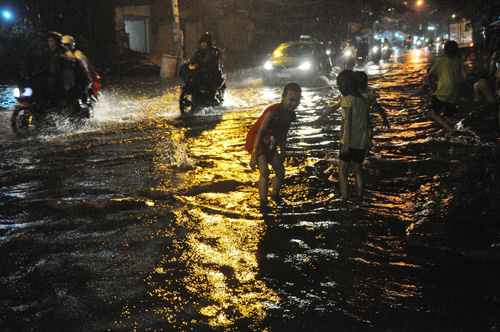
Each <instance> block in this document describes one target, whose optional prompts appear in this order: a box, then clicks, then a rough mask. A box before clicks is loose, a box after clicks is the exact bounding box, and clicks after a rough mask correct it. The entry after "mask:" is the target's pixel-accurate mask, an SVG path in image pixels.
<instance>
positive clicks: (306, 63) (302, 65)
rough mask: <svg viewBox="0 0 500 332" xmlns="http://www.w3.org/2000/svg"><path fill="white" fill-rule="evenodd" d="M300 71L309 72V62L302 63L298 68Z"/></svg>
mask: <svg viewBox="0 0 500 332" xmlns="http://www.w3.org/2000/svg"><path fill="white" fill-rule="evenodd" d="M298 68H299V69H300V70H309V69H311V63H310V62H309V61H306V62H304V63H303V64H301V65H300V66H299V67H298Z"/></svg>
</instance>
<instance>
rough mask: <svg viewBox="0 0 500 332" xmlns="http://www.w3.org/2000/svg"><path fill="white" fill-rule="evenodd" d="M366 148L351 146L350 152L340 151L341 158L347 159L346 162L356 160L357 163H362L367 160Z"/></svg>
mask: <svg viewBox="0 0 500 332" xmlns="http://www.w3.org/2000/svg"><path fill="white" fill-rule="evenodd" d="M365 156H366V149H354V148H349V152H347V153H343V152H340V155H339V159H340V160H342V161H345V162H346V163H350V162H351V161H352V162H355V163H357V164H362V163H363V161H364V160H365Z"/></svg>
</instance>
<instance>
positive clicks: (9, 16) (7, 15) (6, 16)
mask: <svg viewBox="0 0 500 332" xmlns="http://www.w3.org/2000/svg"><path fill="white" fill-rule="evenodd" d="M2 16H3V18H4V19H5V20H7V21H10V20H11V19H12V13H11V12H10V11H8V10H2Z"/></svg>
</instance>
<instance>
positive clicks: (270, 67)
mask: <svg viewBox="0 0 500 332" xmlns="http://www.w3.org/2000/svg"><path fill="white" fill-rule="evenodd" d="M264 69H267V70H271V69H273V64H272V63H271V61H266V63H265V64H264Z"/></svg>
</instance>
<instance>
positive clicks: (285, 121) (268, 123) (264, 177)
mask: <svg viewBox="0 0 500 332" xmlns="http://www.w3.org/2000/svg"><path fill="white" fill-rule="evenodd" d="M301 94H302V89H301V88H300V86H299V85H298V84H297V83H288V84H287V85H286V86H285V88H284V89H283V94H282V95H281V103H276V104H273V105H271V106H269V107H268V108H267V109H266V110H265V111H264V113H263V114H262V115H261V116H260V117H259V119H258V120H257V121H256V122H255V123H254V124H253V125H252V127H251V128H250V130H249V131H248V133H247V136H246V142H245V150H247V151H248V152H249V153H250V168H251V169H252V170H253V171H254V170H255V169H256V168H258V169H259V172H260V177H259V182H258V188H259V196H260V202H261V205H262V206H266V205H267V203H268V199H267V196H268V181H269V175H270V172H269V166H268V165H269V164H271V166H272V168H273V170H274V172H275V173H276V176H275V177H274V179H273V182H272V192H271V197H272V199H273V200H274V201H276V202H278V201H279V193H280V189H281V186H282V184H283V180H284V179H285V167H284V165H283V164H284V162H285V158H286V142H287V134H288V130H289V129H290V125H291V123H292V122H293V121H296V119H297V116H296V114H295V109H296V108H297V106H298V105H299V104H300V99H301ZM278 147H279V153H278V151H277V150H278Z"/></svg>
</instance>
